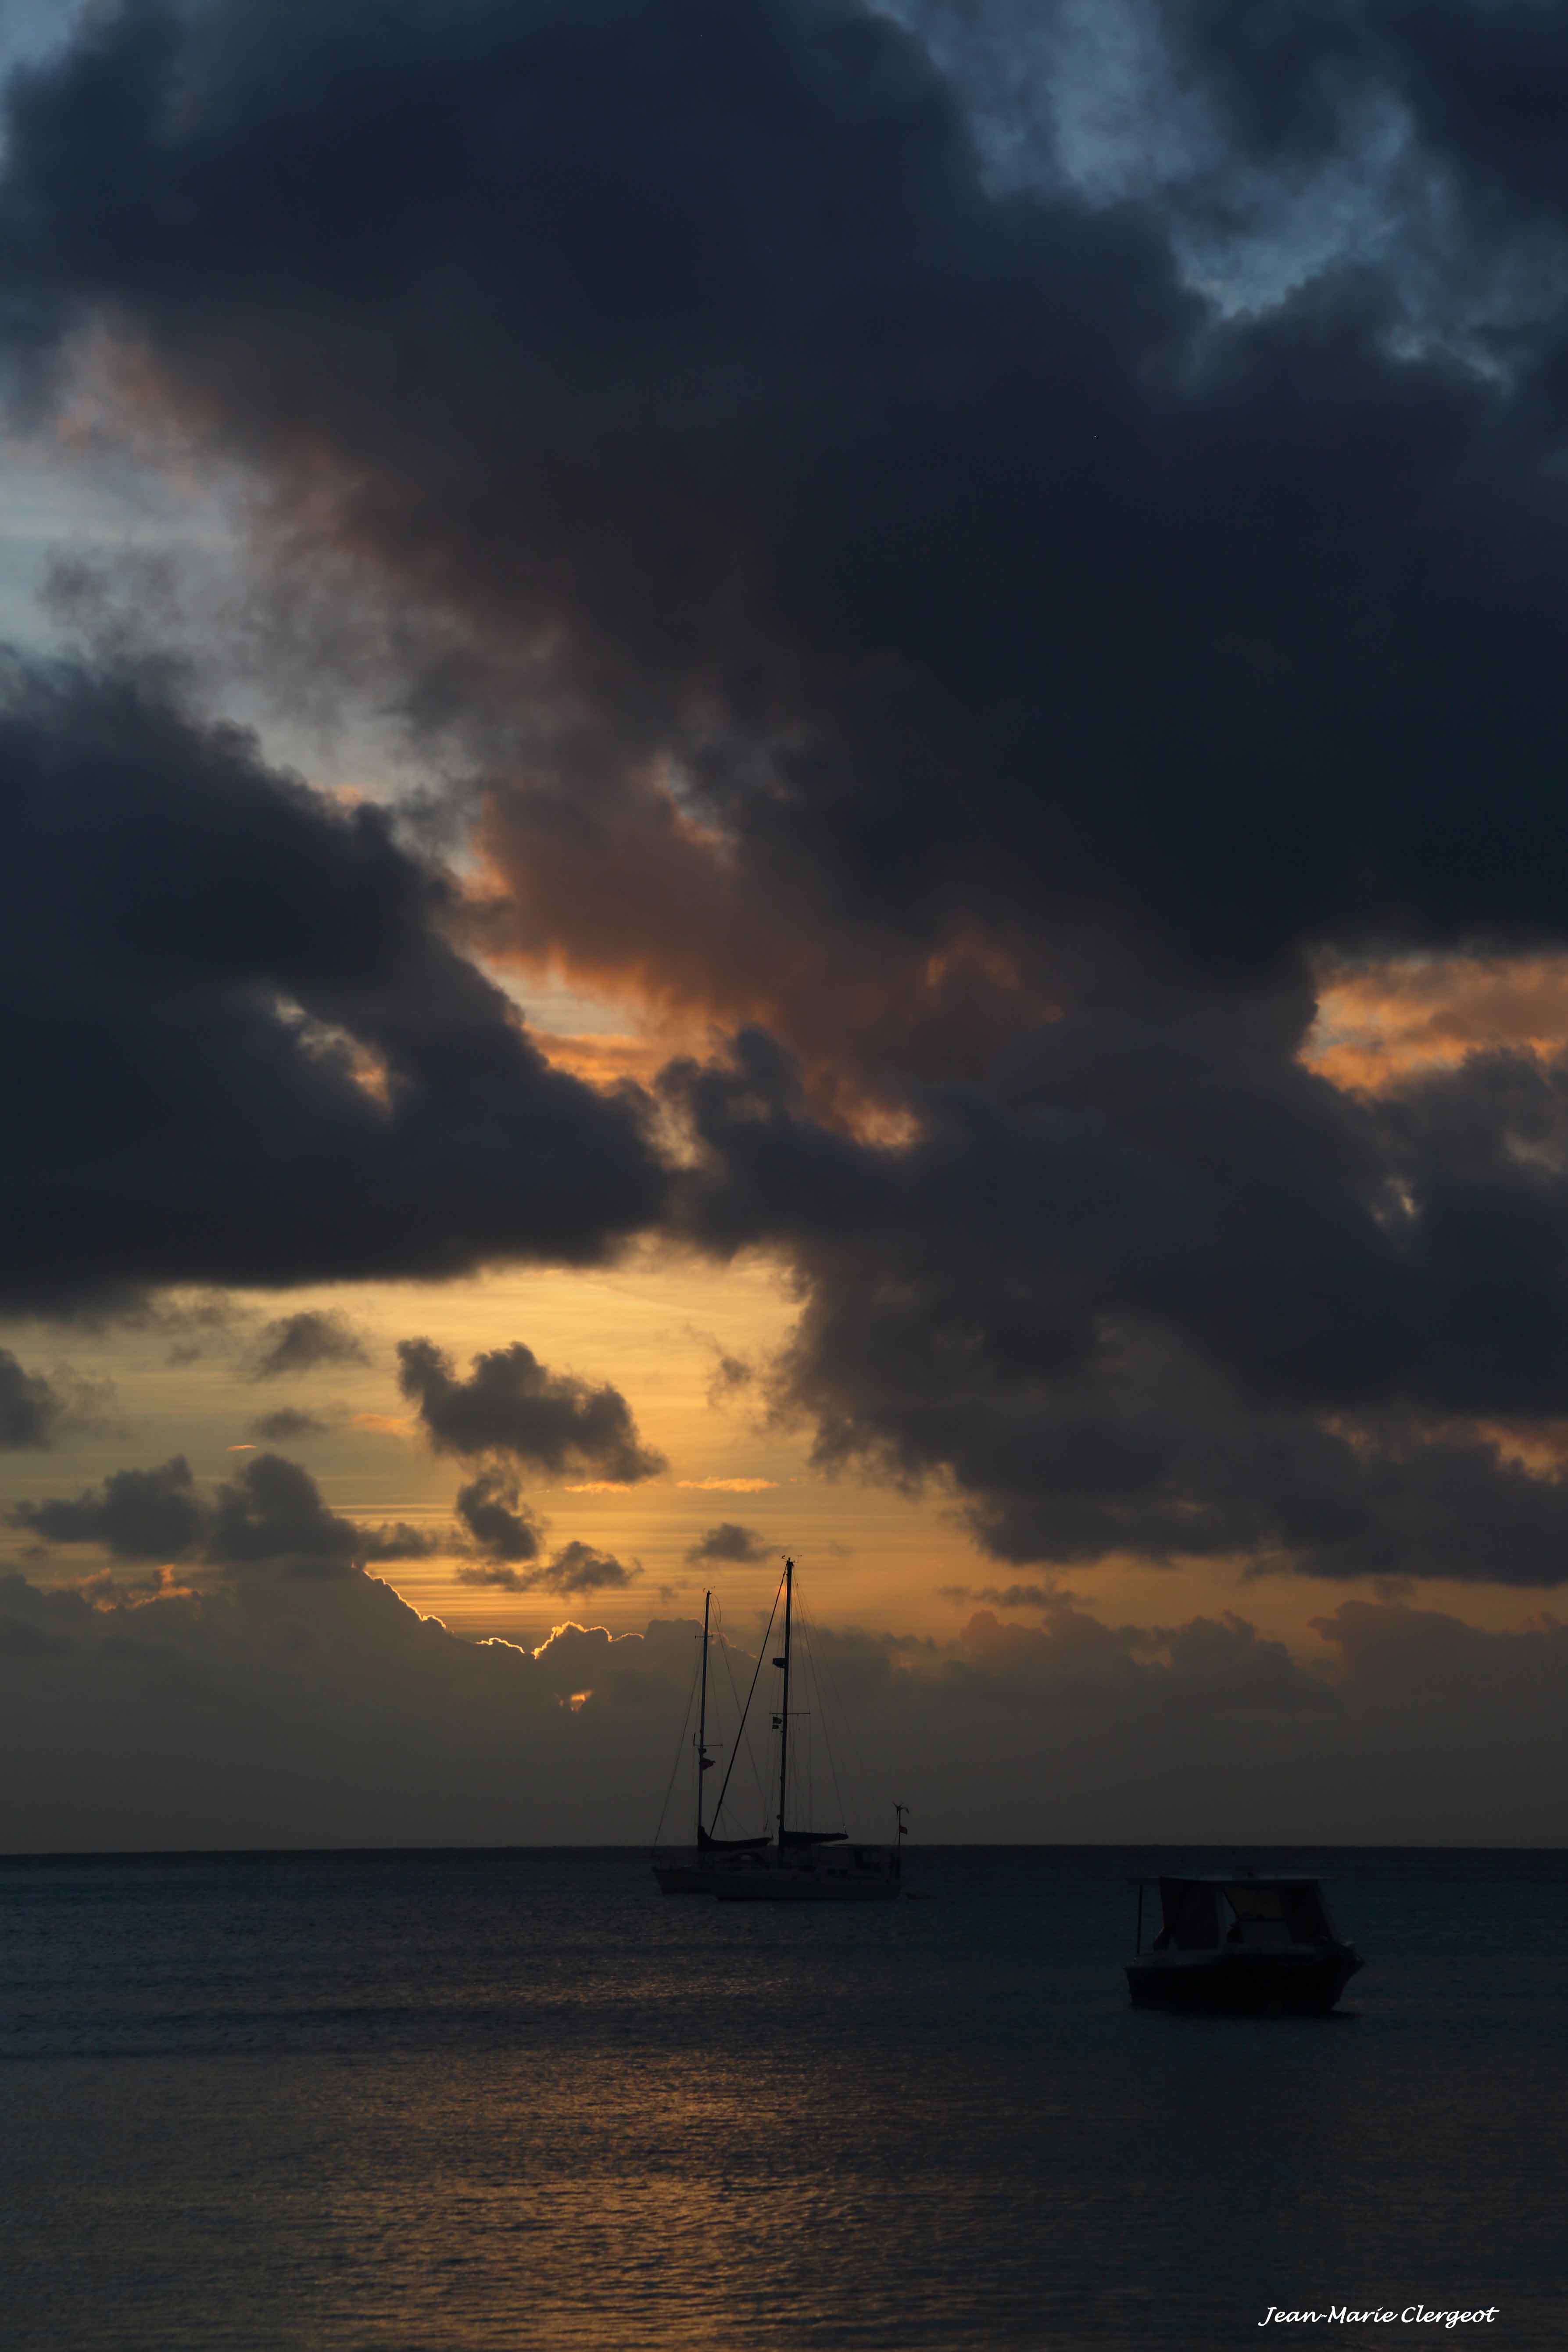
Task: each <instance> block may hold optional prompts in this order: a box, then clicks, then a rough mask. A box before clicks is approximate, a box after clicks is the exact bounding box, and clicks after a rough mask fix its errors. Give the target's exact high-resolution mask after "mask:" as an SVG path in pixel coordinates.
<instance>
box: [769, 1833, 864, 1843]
mask: <svg viewBox="0 0 1568 2352" xmlns="http://www.w3.org/2000/svg"><path fill="white" fill-rule="evenodd" d="M848 1835H849V1832H848V1831H847V1830H784V1832H782V1833H781V1835H780V1838H779V1843H780V1844H781V1845H786V1846H787V1845H840V1844H842V1843H843V1842H844V1840H845V1839H846V1838H847V1836H848Z"/></svg>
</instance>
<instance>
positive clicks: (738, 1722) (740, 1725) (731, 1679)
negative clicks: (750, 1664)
mask: <svg viewBox="0 0 1568 2352" xmlns="http://www.w3.org/2000/svg"><path fill="white" fill-rule="evenodd" d="M719 1655H720V1656H721V1658H722V1659H723V1661H724V1679H725V1681H726V1682H727V1683H728V1684H729V1685H730V1696H731V1699H732V1700H733V1701H734V1705H735V1747H736V1749H737V1751H738V1750H739V1748H740V1746H741V1741H742V1735H743V1733H744V1731H745V1727H746V1718H745V1716H744V1713H743V1712H742V1706H741V1694H740V1692H739V1690H738V1689H737V1688H736V1686H735V1670H734V1668H733V1667H732V1666H731V1664H730V1644H729V1643H728V1642H726V1641H725V1639H724V1637H723V1634H722V1633H721V1634H720V1636H719ZM746 1762H747V1763H748V1764H749V1765H750V1767H751V1772H752V1788H753V1789H754V1790H756V1792H757V1801H758V1806H759V1809H761V1810H763V1811H765V1810H766V1806H765V1800H764V1799H763V1783H762V1778H761V1776H760V1774H759V1773H758V1770H757V1759H756V1758H755V1757H754V1756H753V1755H752V1748H751V1743H750V1741H749V1740H748V1741H747V1743H746ZM720 1801H721V1802H722V1797H721V1800H720ZM718 1824H719V1808H718V1806H717V1805H716V1806H715V1807H714V1809H713V1826H714V1827H715V1828H717V1827H718Z"/></svg>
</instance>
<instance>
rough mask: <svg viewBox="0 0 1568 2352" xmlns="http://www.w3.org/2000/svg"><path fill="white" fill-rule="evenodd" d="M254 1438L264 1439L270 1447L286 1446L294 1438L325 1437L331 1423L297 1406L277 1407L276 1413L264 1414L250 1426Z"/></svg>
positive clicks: (319, 1415) (318, 1414)
mask: <svg viewBox="0 0 1568 2352" xmlns="http://www.w3.org/2000/svg"><path fill="white" fill-rule="evenodd" d="M250 1427H251V1433H252V1434H253V1435H254V1436H257V1437H264V1438H266V1439H267V1441H268V1444H272V1445H288V1444H290V1443H292V1441H293V1440H295V1439H296V1438H300V1437H325V1436H327V1435H329V1434H330V1433H331V1428H332V1423H331V1422H330V1421H324V1420H323V1419H322V1418H321V1414H320V1413H316V1412H304V1411H303V1410H302V1409H301V1408H300V1406H299V1405H297V1404H285V1405H279V1408H278V1411H277V1412H264V1413H262V1414H261V1415H260V1417H259V1418H258V1420H256V1421H253V1422H252V1423H251V1424H250Z"/></svg>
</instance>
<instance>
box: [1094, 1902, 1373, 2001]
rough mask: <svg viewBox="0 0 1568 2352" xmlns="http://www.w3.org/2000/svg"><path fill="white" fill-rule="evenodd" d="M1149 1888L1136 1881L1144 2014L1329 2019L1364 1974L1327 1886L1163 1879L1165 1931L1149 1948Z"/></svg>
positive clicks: (1135, 1989)
mask: <svg viewBox="0 0 1568 2352" xmlns="http://www.w3.org/2000/svg"><path fill="white" fill-rule="evenodd" d="M1147 1883H1148V1882H1147V1881H1146V1880H1143V1879H1139V1880H1138V1881H1137V1882H1136V1884H1137V1887H1138V1935H1137V1945H1138V1948H1137V1953H1136V1955H1135V1957H1134V1958H1132V1959H1131V1960H1129V1961H1128V1963H1127V1989H1128V1991H1129V1992H1130V1993H1131V1996H1132V1999H1133V2000H1134V2002H1135V2003H1136V2004H1137V2005H1138V2006H1139V2007H1140V2008H1144V2009H1183V2010H1206V2011H1222V2012H1226V2013H1229V2014H1232V2015H1242V2016H1251V2017H1272V2016H1291V2017H1326V2016H1327V2014H1328V2012H1329V2011H1330V2010H1331V2009H1332V2008H1333V2006H1334V2003H1335V2002H1336V2001H1337V2000H1339V1998H1340V1995H1341V1994H1342V1992H1343V1990H1344V1989H1345V1987H1346V1985H1347V1984H1349V1982H1350V1980H1351V1979H1352V1977H1353V1976H1354V1975H1355V1973H1356V1971H1357V1969H1360V1968H1362V1967H1363V1965H1364V1963H1363V1959H1362V1957H1361V1955H1360V1953H1359V1952H1358V1951H1357V1950H1356V1948H1355V1947H1354V1945H1353V1944H1347V1943H1345V1942H1344V1941H1343V1940H1342V1938H1341V1937H1340V1936H1339V1935H1338V1934H1337V1933H1336V1932H1335V1929H1334V1926H1333V1923H1332V1921H1331V1918H1330V1916H1329V1908H1328V1905H1327V1903H1326V1902H1325V1901H1324V1899H1323V1889H1322V1883H1321V1880H1319V1879H1316V1878H1258V1877H1257V1876H1255V1875H1254V1874H1252V1873H1251V1872H1250V1871H1237V1872H1235V1873H1233V1874H1231V1875H1230V1876H1228V1877H1225V1876H1216V1877H1206V1878H1174V1877H1163V1878H1161V1879H1159V1880H1158V1881H1157V1882H1156V1884H1157V1885H1158V1886H1159V1889H1160V1928H1159V1932H1158V1934H1157V1935H1156V1936H1155V1937H1154V1939H1153V1942H1152V1944H1151V1945H1150V1946H1149V1948H1147V1949H1145V1948H1144V1944H1143V1890H1144V1887H1145V1885H1147Z"/></svg>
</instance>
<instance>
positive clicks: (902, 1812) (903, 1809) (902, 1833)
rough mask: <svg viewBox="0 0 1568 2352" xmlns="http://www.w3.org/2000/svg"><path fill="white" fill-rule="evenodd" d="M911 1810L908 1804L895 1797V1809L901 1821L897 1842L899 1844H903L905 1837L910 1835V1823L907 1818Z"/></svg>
mask: <svg viewBox="0 0 1568 2352" xmlns="http://www.w3.org/2000/svg"><path fill="white" fill-rule="evenodd" d="M909 1810H910V1809H909V1807H908V1805H900V1802H899V1801H898V1799H897V1798H896V1797H895V1798H894V1800H893V1811H894V1812H895V1813H896V1814H897V1816H898V1822H899V1834H898V1837H897V1839H896V1841H895V1843H897V1844H899V1845H902V1844H903V1842H904V1840H905V1838H906V1837H907V1836H908V1835H909V1830H910V1825H909V1822H908V1820H907V1819H906V1818H905V1817H906V1815H907V1814H908V1812H909Z"/></svg>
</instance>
